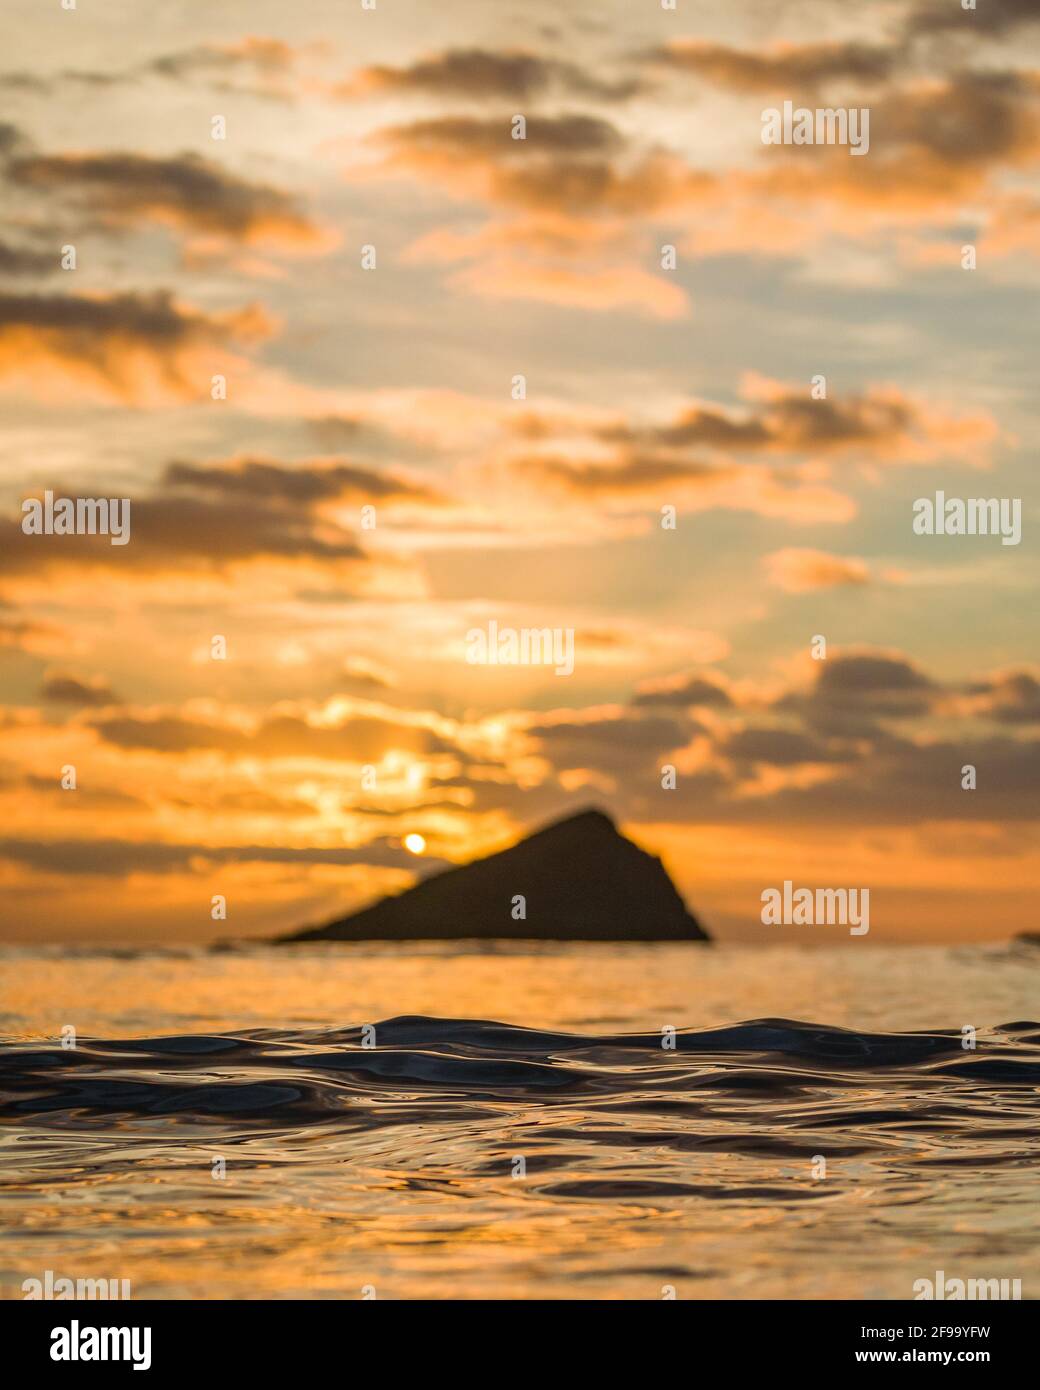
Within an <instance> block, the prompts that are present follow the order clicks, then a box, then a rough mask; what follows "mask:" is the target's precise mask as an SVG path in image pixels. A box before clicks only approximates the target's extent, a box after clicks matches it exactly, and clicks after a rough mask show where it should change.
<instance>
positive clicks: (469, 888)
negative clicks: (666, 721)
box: [277, 809, 710, 945]
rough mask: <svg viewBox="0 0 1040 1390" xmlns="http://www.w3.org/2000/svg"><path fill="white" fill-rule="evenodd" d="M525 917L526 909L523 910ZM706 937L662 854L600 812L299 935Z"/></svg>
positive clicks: (283, 940) (294, 938) (287, 939)
mask: <svg viewBox="0 0 1040 1390" xmlns="http://www.w3.org/2000/svg"><path fill="white" fill-rule="evenodd" d="M521 914H522V915H521ZM474 937H475V938H482V939H493V938H498V937H504V938H507V939H509V938H511V939H513V940H527V941H529V940H541V941H707V940H709V939H710V938H709V936H708V933H707V932H706V931H705V930H704V928H703V927H702V926H701V924H700V923H699V922H698V921H697V919H696V918H695V917H694V916H693V915H692V913H690V912H689V911H688V910H687V908H686V904H685V903H684V902H683V900H682V898H681V897H680V896H679V893H678V892H677V891H676V888H675V885H674V884H673V883H672V880H671V879H670V878H669V877H668V874H667V872H666V871H665V868H664V865H663V864H662V863H661V861H660V859H657V858H656V857H655V856H654V855H652V854H647V853H646V851H645V850H641V849H640V848H639V847H638V845H634V844H633V843H632V841H631V840H629V839H627V838H626V837H625V836H624V835H622V834H621V833H620V831H619V830H618V829H617V827H616V826H615V824H614V822H613V821H612V820H611V818H610V817H609V816H608V815H606V814H605V813H604V812H603V811H600V810H596V809H588V810H584V811H579V812H577V813H576V814H575V815H571V816H567V817H566V818H565V819H563V820H559V821H555V822H553V823H552V824H550V825H547V826H544V827H543V828H542V829H540V830H536V831H535V832H534V833H533V834H531V835H528V836H527V837H526V838H525V839H523V840H520V841H519V842H518V843H517V844H515V845H512V846H511V847H510V848H509V849H504V850H499V851H498V852H497V853H496V854H489V855H488V856H487V857H486V858H483V859H475V860H473V862H472V863H469V864H462V865H459V866H457V867H453V868H450V869H446V870H444V871H443V872H441V873H436V874H432V875H431V876H430V877H429V878H426V879H423V880H422V882H420V883H417V884H415V885H414V887H412V888H409V889H407V890H406V891H405V892H403V893H400V894H398V895H396V896H393V897H387V898H383V899H382V900H381V901H380V902H377V903H374V904H372V906H370V907H364V908H361V909H360V911H358V912H354V913H351V914H350V915H349V916H347V917H340V918H338V919H337V920H336V921H333V922H328V923H326V924H325V925H324V926H318V927H306V928H304V929H303V930H302V931H297V932H293V933H292V934H290V935H288V936H283V937H279V938H278V939H277V940H278V944H282V945H285V944H292V943H293V942H299V941H370V940H382V941H411V940H414V941H421V940H435V941H445V940H460V939H466V938H474Z"/></svg>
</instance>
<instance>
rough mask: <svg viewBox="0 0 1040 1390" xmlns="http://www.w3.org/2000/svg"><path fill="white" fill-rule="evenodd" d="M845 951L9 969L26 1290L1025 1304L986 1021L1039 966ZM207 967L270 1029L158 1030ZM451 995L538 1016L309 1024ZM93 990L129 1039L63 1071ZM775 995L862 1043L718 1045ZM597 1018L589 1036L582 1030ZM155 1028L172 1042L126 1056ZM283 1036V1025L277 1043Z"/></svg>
mask: <svg viewBox="0 0 1040 1390" xmlns="http://www.w3.org/2000/svg"><path fill="white" fill-rule="evenodd" d="M1038 954H1040V953H1038ZM763 955H768V956H770V957H771V959H770V960H769V961H768V962H767V963H766V964H765V965H764V964H763V962H762V959H761V957H762V956H763ZM852 959H853V958H852V957H850V956H849V955H848V953H845V954H842V953H840V952H837V951H831V952H826V953H822V952H812V953H804V952H795V951H789V952H784V951H782V950H781V951H772V952H764V953H763V952H752V951H750V950H740V949H734V948H731V949H729V950H719V949H714V948H713V949H712V950H711V951H704V950H703V949H701V950H700V951H698V948H695V947H694V948H688V947H675V946H671V947H661V948H652V947H649V948H648V947H644V948H632V947H595V948H591V949H590V948H589V947H560V948H555V949H547V948H541V949H536V948H532V949H531V950H529V951H524V950H523V949H522V948H516V947H511V948H510V949H509V950H507V951H500V952H495V951H488V950H486V949H484V950H480V949H474V948H469V949H468V950H467V949H466V948H464V947H461V946H458V945H455V946H453V947H451V948H448V947H445V948H440V949H429V948H428V949H427V950H426V951H425V952H423V953H416V952H415V951H410V950H407V949H405V948H402V947H398V948H395V949H394V950H393V951H389V952H387V951H386V950H385V949H384V951H382V952H380V951H376V950H375V949H370V950H367V951H365V950H360V949H356V948H348V949H347V950H346V951H344V950H342V949H337V948H321V947H316V948H314V949H313V950H308V951H307V952H304V953H292V954H290V955H288V956H287V955H286V954H285V953H280V952H274V951H261V950H258V951H251V952H247V953H245V954H244V955H242V956H238V957H230V956H228V957H215V956H208V955H205V954H202V953H197V954H190V953H189V954H182V955H175V956H170V957H165V958H164V957H161V956H157V955H156V954H154V953H151V954H149V955H144V956H142V955H131V956H128V957H127V958H125V959H122V960H121V959H118V958H113V957H111V956H97V955H95V956H85V957H81V958H80V959H79V960H78V961H75V962H70V961H67V960H60V959H58V958H56V957H48V956H47V955H45V954H42V953H38V954H37V955H34V956H27V955H25V954H21V955H20V956H19V958H18V960H17V962H14V961H13V960H12V958H8V959H7V960H5V967H8V966H10V965H11V964H12V963H15V964H17V966H18V967H19V969H18V972H17V977H16V978H17V983H16V985H15V987H14V990H13V995H14V999H13V1002H14V1004H15V1006H16V1009H17V1010H18V1013H17V1017H18V1019H19V1020H20V1026H19V1027H15V1028H12V1027H11V1019H12V1014H10V1013H9V1014H8V1015H6V1017H5V1020H4V1031H5V1033H6V1034H7V1036H9V1037H14V1038H19V1037H20V1038H21V1039H22V1040H21V1041H15V1042H12V1043H11V1044H10V1045H9V1046H6V1047H4V1048H3V1050H2V1052H0V1164H2V1173H0V1177H2V1186H0V1224H2V1225H3V1226H4V1227H5V1229H6V1232H7V1238H6V1239H5V1240H4V1242H3V1246H2V1255H0V1278H2V1282H3V1284H4V1288H5V1293H6V1296H7V1297H20V1296H21V1291H20V1285H21V1281H22V1280H23V1279H25V1278H27V1277H42V1276H43V1273H44V1271H45V1270H47V1269H51V1270H53V1271H54V1272H55V1273H56V1274H59V1275H67V1276H70V1277H111V1278H129V1279H130V1280H131V1281H132V1284H133V1289H134V1295H135V1296H136V1297H159V1296H194V1297H255V1296H318V1297H323V1296H327V1297H352V1298H358V1297H362V1296H363V1291H364V1290H366V1289H374V1290H375V1294H376V1296H378V1297H380V1298H397V1297H418V1296H429V1297H485V1296H497V1297H507V1298H512V1297H552V1298H556V1297H612V1296H613V1297H629V1298H660V1297H662V1291H663V1290H664V1289H665V1288H666V1287H667V1286H673V1287H674V1288H675V1291H676V1295H677V1296H678V1297H680V1298H698V1297H734V1298H741V1297H745V1298H758V1297H768V1298H783V1297H824V1298H826V1297H853V1298H856V1297H887V1298H900V1299H901V1298H910V1297H912V1296H913V1284H914V1281H915V1280H917V1279H920V1278H927V1277H932V1276H933V1275H934V1273H935V1271H936V1270H937V1269H942V1270H944V1271H945V1272H946V1275H947V1277H961V1278H965V1279H966V1278H990V1277H993V1278H1018V1279H1021V1280H1022V1290H1023V1297H1025V1298H1030V1297H1035V1296H1036V1295H1037V1291H1038V1289H1040V1254H1038V1248H1040V1247H1038V1242H1037V1227H1038V1212H1040V1205H1038V1201H1037V1197H1038V1187H1037V1164H1038V1162H1040V1123H1038V1122H1040V1023H1037V1022H1031V1021H1029V1018H1030V1015H1029V1014H1027V1013H1023V1014H1022V1017H1021V1018H1011V1019H1010V1020H1009V1019H1007V1018H1005V1019H1003V1020H1001V1021H997V1020H994V1019H992V1018H988V1017H986V1013H987V1011H988V1010H989V1009H990V1008H992V1007H993V1006H995V1005H996V1004H998V1003H1002V1004H1004V1005H1008V1004H1011V1003H1012V1002H1015V1001H1024V1000H1025V999H1026V998H1027V997H1029V996H1033V995H1035V990H1036V988H1037V984H1038V982H1040V960H1038V959H1034V958H1033V957H1032V956H1031V955H1030V954H1029V953H1027V952H1014V951H1005V952H999V951H993V950H989V951H986V950H982V949H981V948H977V949H974V950H964V951H961V952H945V951H913V950H906V951H898V950H888V951H885V950H880V949H879V950H878V951H877V952H876V953H875V954H874V956H873V957H867V956H865V955H862V954H861V955H860V956H859V957H857V958H855V964H854V965H852V964H850V961H851V960H852ZM424 962H425V964H424ZM74 967H75V969H76V971H77V972H78V976H74V974H73V973H72V972H73V969H74ZM214 975H216V976H217V977H218V978H220V979H222V981H223V983H224V985H225V986H226V987H227V988H228V1002H227V1004H226V1005H225V1008H228V1007H229V1006H230V1005H231V1004H232V1003H233V1002H234V1000H235V999H236V998H237V999H239V1000H242V1001H245V1002H244V1003H240V1004H239V1006H238V1007H239V1009H240V1010H241V1012H242V1016H243V1019H244V1021H246V1022H247V1023H248V1025H249V1026H247V1027H229V1026H221V1027H219V1028H215V1029H210V1028H206V1027H198V1026H196V1027H192V1028H191V1029H190V1030H189V1029H185V1028H183V1027H176V1026H175V1027H173V1028H170V1027H169V1025H170V1024H171V1023H175V1024H176V1023H177V1022H179V1021H182V1020H184V1019H185V1018H188V1017H190V1018H191V1019H192V1021H193V1022H194V1023H196V1024H198V1023H201V1022H202V1021H203V1019H204V1018H206V1017H212V1016H213V1015H210V1014H208V1012H207V1011H208V1010H209V1008H210V1006H211V1002H215V1001H208V998H207V993H206V992H207V990H208V989H210V988H211V987H212V981H213V977H214ZM438 975H439V976H440V979H439V982H438V989H439V992H440V994H441V997H442V998H445V999H451V998H454V999H456V1000H467V1001H468V1000H470V999H471V997H472V995H473V994H474V993H482V994H483V995H484V996H485V997H487V998H488V1000H489V1002H492V1003H497V1004H499V1005H500V1006H503V1005H505V1003H506V1001H507V1000H508V999H509V998H512V999H513V1000H514V1001H515V1007H516V1009H517V1010H524V1009H526V1010H527V1012H528V1014H529V1016H531V1015H533V1016H534V1017H535V1018H536V1019H538V1023H539V1026H537V1027H523V1026H516V1025H510V1024H506V1023H501V1022H492V1021H480V1020H478V1019H475V1018H472V1017H429V1016H421V1015H413V1016H403V1017H391V1018H370V1019H369V1020H368V1027H369V1029H370V1030H372V1029H373V1027H374V1032H373V1031H368V1032H365V1031H363V1027H362V1025H363V1024H364V1023H365V1022H366V1017H365V1012H364V1010H363V1009H362V1008H360V1007H358V1005H357V1004H356V1003H355V1009H354V1015H353V1017H354V1018H355V1019H356V1020H357V1021H356V1023H353V1024H352V1025H351V1026H342V1022H340V1023H338V1024H337V1025H336V1026H329V1023H328V1021H327V1020H326V1021H325V1022H324V1023H320V1022H317V1021H315V1020H313V1019H311V1020H310V1021H308V1022H306V1023H304V1022H300V1021H298V1019H299V1015H300V1014H301V1012H304V1013H306V1011H307V1009H308V1008H310V1009H312V1010H313V1009H314V1001H315V995H317V996H318V1000H319V1006H320V1008H326V1007H328V1004H327V999H326V996H327V993H328V990H329V989H330V988H331V989H332V990H335V988H336V986H335V984H334V983H331V984H330V981H333V982H334V981H335V979H336V977H337V976H339V977H340V981H341V987H342V988H343V990H344V991H345V992H346V993H347V994H350V995H352V996H355V999H356V998H357V997H358V996H364V997H365V998H367V999H369V1000H373V999H378V997H379V996H380V994H381V992H382V991H385V990H388V989H389V990H394V989H395V987H396V991H397V993H398V995H400V996H403V997H404V998H405V999H406V1000H408V1001H409V1002H412V1001H413V1000H414V997H415V995H416V992H418V993H420V994H421V993H422V990H423V989H424V988H429V980H430V977H431V976H432V977H434V978H435V979H436V977H437V976H438ZM7 976H8V971H7V969H6V968H5V978H6V977H7ZM319 976H321V977H323V978H324V980H325V984H324V986H323V987H322V988H319V987H318V986H317V985H316V983H315V981H316V980H317V978H318V977H319ZM77 978H78V983H77V982H76V979H77ZM492 979H494V981H495V982H496V983H494V984H492V983H491V981H492ZM424 980H425V981H426V982H427V983H426V985H425V986H424V984H423V983H422V982H423V981H424ZM771 980H772V984H770V981H771ZM147 981H151V985H150V988H151V995H149V988H148V986H147V983H146V982H147ZM377 981H378V984H377ZM482 981H483V983H482ZM452 982H453V983H452ZM135 983H136V985H137V986H138V987H137V989H136V991H135ZM106 985H107V987H108V988H109V989H110V990H111V991H113V993H112V994H111V996H110V1002H109V1003H108V1004H107V1005H104V1006H101V1007H105V1008H107V1009H108V1013H109V1021H110V1022H111V1023H112V1024H113V1025H115V1026H113V1027H112V1028H111V1029H110V1034H111V1036H110V1037H109V1038H108V1039H107V1040H106V1039H104V1038H100V1037H98V1036H96V1035H95V1036H90V1035H89V1034H86V1033H85V1032H80V1033H79V1036H78V1038H77V1047H76V1048H75V1050H71V1051H66V1050H62V1048H61V1047H60V1046H59V1045H58V1044H57V1043H56V1041H54V1039H56V1038H57V1036H58V1035H59V1033H60V1028H61V1026H62V1025H63V1024H68V1023H70V1022H71V1023H72V1024H73V1026H75V1012H76V1010H75V998H76V995H75V991H76V990H78V991H80V993H81V994H82V995H83V997H84V998H89V999H90V1000H91V1009H92V1010H93V1011H94V1013H93V1014H92V1015H91V1020H92V1021H93V1018H94V1016H95V1015H96V1012H97V1010H98V1008H99V1005H100V1001H101V999H102V991H103V989H104V988H105V987H106ZM236 985H237V989H236V988H234V987H235V986H236ZM309 986H310V987H309ZM63 990H65V991H66V994H65V996H64V997H61V996H62V991H63ZM770 990H772V993H773V996H774V1000H776V1001H780V1000H782V998H783V996H784V995H785V994H786V996H787V998H788V1001H789V1004H791V1005H794V1006H795V1008H792V1009H791V1012H795V1011H796V1010H797V1011H798V1012H802V1013H804V1012H805V1003H806V999H807V992H809V993H817V992H818V991H828V992H825V993H821V994H820V997H819V998H818V999H817V1001H816V1004H815V1012H816V1013H817V1014H819V1015H822V1016H826V1015H827V1014H828V1013H829V1014H831V1015H832V1016H834V1015H838V1016H841V1015H842V1014H848V1013H850V1012H856V1011H858V1013H859V1014H860V1016H862V1017H864V1018H869V1019H871V1020H872V1021H871V1025H870V1026H869V1027H868V1026H863V1025H861V1026H858V1027H851V1026H845V1027H841V1026H836V1025H835V1024H832V1023H828V1024H824V1023H810V1022H799V1021H793V1020H791V1019H787V1018H777V1017H770V1018H764V1019H763V1018H756V1019H754V1020H751V1021H743V1022H729V1023H727V1024H725V1025H723V1026H720V1019H719V1014H720V1013H721V1011H722V1009H723V1008H724V1007H726V1006H727V1005H726V1003H725V1000H726V999H728V1007H729V1009H730V1010H731V1016H736V1017H739V1016H740V1015H741V1013H742V1012H743V1011H744V1010H743V1007H742V1006H743V1005H745V1004H746V1003H747V1002H749V1001H752V1000H756V999H760V998H761V997H762V995H763V993H769V991H770ZM655 992H656V997H657V999H658V1000H660V1001H661V1003H662V1004H663V1005H666V1006H667V1007H666V1008H664V1009H662V1008H660V1007H658V1005H657V1004H655V1003H654V1002H652V999H653V996H654V995H655ZM698 993H699V994H700V995H701V997H702V1000H703V1001H704V1002H703V1003H702V1004H701V1005H698V1002H697V995H698ZM684 996H686V1002H685V1003H679V1002H677V1001H681V1000H682V999H683V997H684ZM915 996H916V998H917V1004H916V1008H917V1010H918V1012H919V1013H920V1014H927V1015H928V1016H929V1017H931V1016H934V1015H935V1013H936V1011H937V1009H938V1008H939V1007H940V1006H941V1005H942V1004H943V1003H944V1002H945V1003H946V1004H947V1005H948V1006H949V1007H950V1009H951V1010H952V1011H953V1012H952V1016H950V1017H948V1022H947V1024H946V1026H943V1027H929V1028H926V1029H924V1030H921V1029H917V1028H915V1029H907V1028H905V1027H903V1026H899V1025H898V1023H897V1020H896V1017H895V1016H896V1015H897V1014H899V1012H900V1011H901V1010H903V1009H906V1008H909V1007H913V1000H914V998H915ZM5 997H6V991H5ZM973 997H974V1005H972V1002H971V1001H972V999H973ZM163 1001H164V1002H163ZM593 1001H595V1002H596V1004H597V1006H598V1008H599V1009H600V1011H601V1016H600V1018H599V1021H598V1025H597V1026H595V1027H593V1026H591V1024H592V1020H589V1021H588V1022H586V1024H585V1026H577V1024H578V1023H580V1022H581V1018H580V1017H579V1018H575V1017H573V1015H574V1014H578V1015H579V1016H580V1015H582V1014H583V1013H584V1012H585V1011H586V1005H591V1004H592V1003H593ZM925 1001H927V1002H925ZM200 1003H204V1005H205V1006H204V1007H203V1008H201V1011H199V1006H200ZM799 1004H800V1005H801V1008H797V1006H798V1005H799ZM141 1008H146V1009H148V1010H150V1011H151V1013H152V1015H153V1017H154V1018H155V1020H156V1023H157V1024H158V1025H159V1026H157V1027H155V1028H154V1029H152V1030H149V1035H148V1036H137V1037H127V1036H125V1033H126V1031H127V1028H128V1025H129V1027H130V1028H131V1029H132V1027H133V1022H132V1021H133V1018H134V1017H135V1016H136V1012H137V1011H138V1010H140V1009H141ZM193 1011H198V1012H193ZM886 1012H887V1014H888V1015H889V1018H890V1021H891V1023H892V1026H890V1027H887V1028H886V1027H881V1026H878V1022H877V1020H878V1019H879V1016H881V1017H883V1016H884V1015H885V1014H886ZM278 1013H280V1015H281V1017H282V1018H283V1019H286V1018H288V1019H290V1020H291V1021H292V1026H289V1027H275V1026H270V1023H269V1022H268V1023H267V1024H266V1025H263V1024H262V1020H264V1019H265V1018H267V1019H268V1020H269V1019H270V1018H272V1017H274V1016H275V1015H276V1014H278ZM698 1013H700V1014H701V1016H702V1019H703V1023H702V1025H701V1026H693V1025H691V1023H690V1021H689V1019H690V1015H693V1016H694V1017H696V1016H697V1014H698ZM608 1014H609V1015H612V1016H613V1017H612V1018H608V1017H607V1015H608ZM546 1015H549V1016H550V1017H555V1019H558V1020H560V1022H559V1024H558V1025H557V1026H548V1020H547V1018H546ZM655 1015H656V1017H655ZM1031 1016H1032V1017H1033V1018H1035V1017H1038V1016H1040V1007H1038V1008H1036V1009H1034V1010H1033V1011H1032V1015H1031ZM48 1018H50V1019H51V1020H52V1024H51V1027H50V1038H51V1040H50V1041H45V1040H43V1039H42V1038H41V1036H39V1035H41V1034H44V1035H45V1034H46V1033H47V1031H48V1029H47V1028H46V1027H41V1024H44V1023H45V1022H46V1021H47V1019H48ZM102 1021H103V1020H102ZM564 1021H566V1022H567V1023H568V1026H566V1027H564V1026H562V1025H563V1022H564ZM220 1022H221V1023H223V1024H224V1025H226V1024H227V1022H228V1019H227V1017H225V1018H224V1019H222V1020H220ZM968 1024H970V1025H972V1026H974V1027H975V1028H977V1029H978V1036H977V1044H976V1047H975V1050H973V1051H971V1050H965V1048H964V1047H963V1045H962V1032H961V1030H962V1029H963V1028H964V1027H965V1026H966V1025H968ZM673 1027H674V1028H675V1029H677V1031H676V1033H675V1048H674V1050H671V1049H669V1048H666V1047H662V1037H663V1036H664V1037H668V1036H669V1035H668V1034H667V1033H665V1034H663V1033H662V1029H668V1028H673ZM34 1034H35V1035H36V1036H35V1037H34V1036H33V1035H34ZM119 1034H124V1036H117V1035H119ZM368 1043H374V1045H372V1046H369V1045H366V1044H368ZM821 1160H825V1170H824V1167H823V1165H822V1164H821ZM221 1169H222V1170H223V1173H224V1176H222V1177H221V1176H215V1173H219V1172H220V1171H221ZM824 1171H825V1175H824V1176H820V1174H821V1173H824Z"/></svg>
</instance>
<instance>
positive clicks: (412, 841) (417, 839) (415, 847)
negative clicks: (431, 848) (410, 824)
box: [404, 835, 426, 854]
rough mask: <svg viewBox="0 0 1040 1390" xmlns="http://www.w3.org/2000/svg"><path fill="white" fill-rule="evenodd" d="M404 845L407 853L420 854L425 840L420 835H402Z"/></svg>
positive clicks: (424, 846) (424, 845)
mask: <svg viewBox="0 0 1040 1390" xmlns="http://www.w3.org/2000/svg"><path fill="white" fill-rule="evenodd" d="M404 847H405V849H406V850H407V851H408V853H409V854H422V852H423V850H424V849H425V848H426V841H425V840H424V839H423V837H422V836H421V835H406V836H405V837H404Z"/></svg>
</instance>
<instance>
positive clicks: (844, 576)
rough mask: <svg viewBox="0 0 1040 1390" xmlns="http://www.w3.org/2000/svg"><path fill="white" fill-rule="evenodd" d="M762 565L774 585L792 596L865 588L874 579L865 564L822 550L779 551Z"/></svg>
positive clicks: (768, 557)
mask: <svg viewBox="0 0 1040 1390" xmlns="http://www.w3.org/2000/svg"><path fill="white" fill-rule="evenodd" d="M762 564H763V566H764V568H765V570H766V574H767V575H768V578H769V582H770V584H775V585H776V587H777V588H778V589H783V590H784V591H785V593H788V594H808V593H812V592H814V591H815V590H817V589H836V588H841V587H843V586H847V585H861V584H866V583H868V582H869V579H870V572H869V570H868V569H867V566H866V565H865V564H864V562H863V561H862V560H857V559H855V558H853V557H847V556H842V555H828V554H826V553H825V552H824V551H822V550H798V549H794V548H789V549H785V550H776V551H774V552H773V554H772V555H766V556H765V557H764V558H763V561H762Z"/></svg>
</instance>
